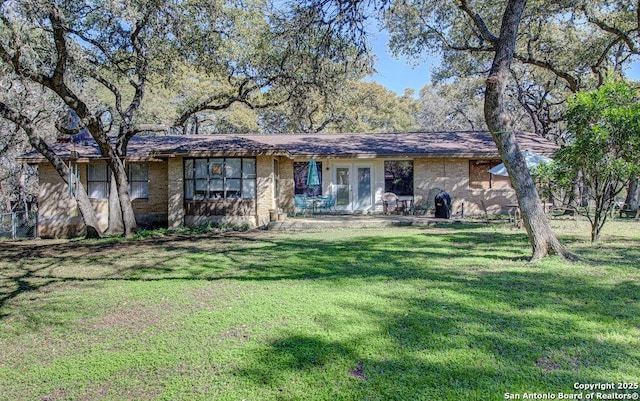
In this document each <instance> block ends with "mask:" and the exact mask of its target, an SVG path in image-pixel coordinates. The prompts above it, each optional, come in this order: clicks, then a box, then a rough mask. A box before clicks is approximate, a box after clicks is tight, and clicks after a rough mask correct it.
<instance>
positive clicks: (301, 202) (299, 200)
mask: <svg viewBox="0 0 640 401" xmlns="http://www.w3.org/2000/svg"><path fill="white" fill-rule="evenodd" d="M293 206H294V207H293V216H294V217H295V216H297V215H298V214H299V213H300V212H301V213H302V214H303V215H306V214H307V210H309V209H312V210H313V204H312V203H311V202H308V201H307V197H306V196H304V195H294V197H293Z"/></svg>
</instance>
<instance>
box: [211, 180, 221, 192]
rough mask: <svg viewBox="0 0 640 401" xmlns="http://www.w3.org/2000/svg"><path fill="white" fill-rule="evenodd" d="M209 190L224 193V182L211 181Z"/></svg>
mask: <svg viewBox="0 0 640 401" xmlns="http://www.w3.org/2000/svg"><path fill="white" fill-rule="evenodd" d="M209 189H210V190H212V191H224V180H211V182H210V183H209Z"/></svg>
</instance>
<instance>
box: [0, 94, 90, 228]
mask: <svg viewBox="0 0 640 401" xmlns="http://www.w3.org/2000/svg"><path fill="white" fill-rule="evenodd" d="M0 115H2V116H3V117H4V118H6V119H8V120H10V121H12V122H13V123H15V124H16V125H17V126H19V127H20V128H22V130H23V131H24V132H25V133H26V134H27V138H28V139H29V143H30V144H31V146H33V148H34V149H35V150H37V151H38V152H40V154H41V155H43V156H44V157H45V158H46V159H47V160H48V161H49V163H51V165H52V166H53V167H54V168H55V169H56V172H57V173H58V174H59V175H60V177H62V179H63V180H64V182H65V183H67V185H69V168H68V167H67V165H66V164H65V163H64V161H63V160H62V158H60V156H58V155H57V154H56V153H55V152H54V151H53V150H51V148H50V147H49V145H47V143H46V142H45V141H44V140H42V138H40V137H39V136H38V135H37V134H36V133H35V130H34V128H33V125H32V124H33V123H32V122H31V120H30V119H29V118H27V117H25V116H24V115H21V114H19V113H17V112H15V111H13V110H11V109H9V108H8V107H6V105H5V104H3V103H0ZM74 195H75V197H76V201H77V204H78V210H79V211H80V215H81V216H82V220H83V221H84V224H85V227H86V236H87V238H96V237H100V236H102V232H101V231H100V229H99V226H98V218H97V216H96V212H95V210H94V209H93V205H92V204H91V201H90V200H89V195H87V191H86V190H85V188H84V186H83V185H82V182H78V183H77V186H76V190H75V193H74Z"/></svg>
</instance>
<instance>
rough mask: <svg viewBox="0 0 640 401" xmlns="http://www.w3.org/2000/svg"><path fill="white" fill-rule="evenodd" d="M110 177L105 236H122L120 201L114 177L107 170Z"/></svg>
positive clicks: (122, 223) (122, 224)
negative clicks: (107, 220) (107, 222)
mask: <svg viewBox="0 0 640 401" xmlns="http://www.w3.org/2000/svg"><path fill="white" fill-rule="evenodd" d="M109 176H110V177H111V180H110V183H109V226H108V227H107V231H106V232H105V234H109V235H123V234H124V222H123V221H122V208H121V207H120V199H119V197H118V186H117V185H116V177H115V176H114V174H113V173H112V172H111V170H109Z"/></svg>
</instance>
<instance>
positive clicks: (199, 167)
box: [196, 159, 209, 178]
mask: <svg viewBox="0 0 640 401" xmlns="http://www.w3.org/2000/svg"><path fill="white" fill-rule="evenodd" d="M207 167H208V163H207V159H196V178H208V177H209V170H208V168H207Z"/></svg>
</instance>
